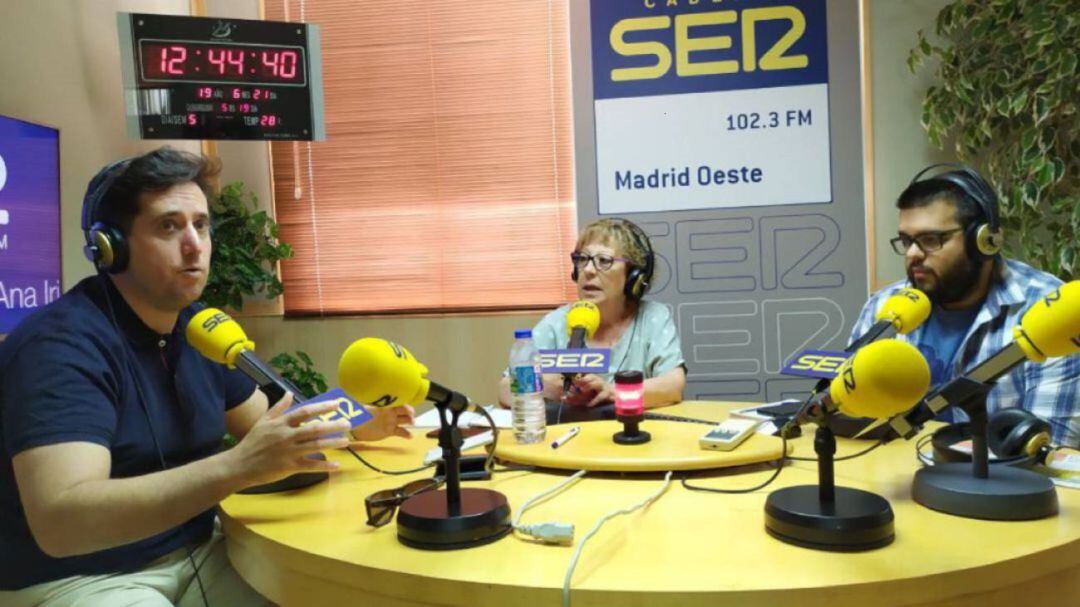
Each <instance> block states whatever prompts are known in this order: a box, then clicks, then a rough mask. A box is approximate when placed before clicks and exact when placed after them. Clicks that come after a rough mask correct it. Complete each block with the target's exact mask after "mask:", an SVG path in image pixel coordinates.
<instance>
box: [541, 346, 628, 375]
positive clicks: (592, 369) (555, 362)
mask: <svg viewBox="0 0 1080 607" xmlns="http://www.w3.org/2000/svg"><path fill="white" fill-rule="evenodd" d="M610 367H611V350H610V349H609V348H582V349H580V350H577V349H574V350H570V349H567V350H540V368H541V370H542V371H543V372H544V373H607V372H608V369H609V368H610Z"/></svg>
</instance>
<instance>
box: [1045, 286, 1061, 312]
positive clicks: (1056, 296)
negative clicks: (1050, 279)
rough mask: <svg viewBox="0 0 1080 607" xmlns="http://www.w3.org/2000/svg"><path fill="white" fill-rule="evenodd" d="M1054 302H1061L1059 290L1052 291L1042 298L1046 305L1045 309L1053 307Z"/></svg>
mask: <svg viewBox="0 0 1080 607" xmlns="http://www.w3.org/2000/svg"><path fill="white" fill-rule="evenodd" d="M1055 301H1061V289H1054V290H1053V291H1050V292H1049V293H1047V294H1046V296H1045V297H1043V303H1044V304H1046V307H1048V308H1049V307H1050V306H1051V305H1053V303H1054V302H1055Z"/></svg>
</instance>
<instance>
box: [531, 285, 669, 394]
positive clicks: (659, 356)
mask: <svg viewBox="0 0 1080 607" xmlns="http://www.w3.org/2000/svg"><path fill="white" fill-rule="evenodd" d="M569 310H570V305H569V304H567V305H565V306H562V307H560V308H557V309H555V310H552V311H551V312H549V313H548V314H547V315H546V316H544V317H543V318H541V319H540V322H538V323H536V326H535V327H533V341H535V342H536V347H537V348H540V349H542V350H543V349H562V348H566V347H567V346H568V345H569V344H570V336H569V335H568V334H567V332H566V314H567V312H569ZM679 366H682V367H684V368H685V366H686V359H684V358H683V354H682V347H681V346H680V344H679V330H678V329H677V328H676V327H675V320H674V317H673V316H672V314H671V309H670V308H668V307H667V306H666V305H665V304H662V303H657V302H654V301H642V302H641V305H639V306H638V311H637V314H636V315H635V316H634V320H633V321H632V323H631V324H630V326H629V327H627V329H626V330H625V331H623V334H622V336H621V337H620V338H619V341H618V343H616V344H615V347H613V348H612V349H611V367H610V372H609V373H606V374H603V375H602V377H603V378H604V381H607V382H611V381H613V380H614V378H615V373H616V372H617V371H641V372H642V373H643V374H644V375H645V379H648V378H650V377H656V376H657V375H663V374H664V373H667V372H668V371H670V370H672V369H674V368H675V367H679Z"/></svg>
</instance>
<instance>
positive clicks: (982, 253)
mask: <svg viewBox="0 0 1080 607" xmlns="http://www.w3.org/2000/svg"><path fill="white" fill-rule="evenodd" d="M943 167H947V168H949V169H950V170H948V171H946V172H943V173H938V174H936V175H934V176H932V177H927V178H926V179H921V178H922V176H923V175H925V174H926V173H928V172H930V171H932V170H934V169H938V168H943ZM931 179H940V180H942V181H946V182H948V183H951V184H953V185H955V186H956V187H958V188H960V190H961V191H962V192H963V193H964V194H966V195H967V196H968V197H969V198H971V199H972V200H974V201H975V204H977V205H978V207H979V209H980V210H981V211H982V218H981V219H982V220H981V221H973V222H971V223H970V224H968V225H967V226H964V250H965V251H967V254H968V256H970V257H971V258H972V259H973V260H974V261H979V262H981V261H985V260H987V259H990V258H992V257H994V256H995V255H997V254H998V253H1000V252H1001V247H1002V245H1003V244H1005V236H1004V234H1003V233H1002V230H1001V221H1000V220H999V218H998V199H997V194H995V193H994V188H992V187H991V186H990V184H989V183H987V182H986V180H985V179H983V177H982V175H979V173H978V172H977V171H975V169H973V168H971V167H969V166H967V165H965V164H960V163H957V162H943V163H939V164H932V165H930V166H928V167H926V168H925V169H923V170H921V171H919V172H918V173H917V174H916V175H915V177H912V179H911V183H910V184H908V187H911V186H912V185H914V184H916V183H918V182H919V181H929V180H931Z"/></svg>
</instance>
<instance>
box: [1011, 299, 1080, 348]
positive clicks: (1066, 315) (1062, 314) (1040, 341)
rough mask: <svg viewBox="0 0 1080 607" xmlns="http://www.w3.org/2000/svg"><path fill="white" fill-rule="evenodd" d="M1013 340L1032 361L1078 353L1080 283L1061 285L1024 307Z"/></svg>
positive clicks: (1079, 337) (1079, 346)
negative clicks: (1024, 310)
mask: <svg viewBox="0 0 1080 607" xmlns="http://www.w3.org/2000/svg"><path fill="white" fill-rule="evenodd" d="M1013 339H1014V340H1016V343H1017V345H1019V346H1020V349H1021V350H1023V351H1024V354H1025V355H1026V356H1027V357H1028V358H1029V359H1031V360H1033V361H1035V362H1042V361H1044V360H1046V358H1047V357H1049V356H1067V355H1069V354H1074V353H1076V352H1078V351H1080V280H1074V281H1072V282H1068V283H1065V284H1063V285H1061V286H1060V287H1059V288H1058V289H1057V290H1055V291H1052V292H1050V293H1047V294H1046V295H1045V296H1043V297H1042V298H1041V299H1040V300H1039V301H1037V302H1035V304H1034V305H1032V306H1031V307H1030V308H1028V310H1027V312H1024V316H1023V317H1022V318H1021V319H1020V325H1019V326H1017V327H1016V328H1015V329H1013Z"/></svg>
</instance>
